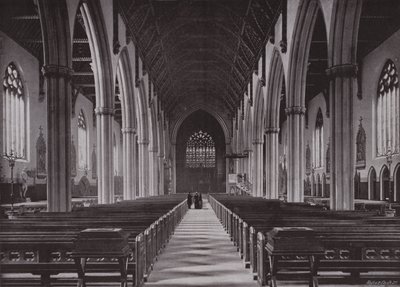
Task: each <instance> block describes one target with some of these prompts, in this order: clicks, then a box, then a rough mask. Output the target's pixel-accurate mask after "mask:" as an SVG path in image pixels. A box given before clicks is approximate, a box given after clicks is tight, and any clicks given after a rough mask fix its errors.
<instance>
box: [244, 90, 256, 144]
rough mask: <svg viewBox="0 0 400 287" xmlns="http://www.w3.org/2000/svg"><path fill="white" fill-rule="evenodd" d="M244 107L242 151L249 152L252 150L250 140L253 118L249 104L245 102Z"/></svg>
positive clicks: (251, 137)
mask: <svg viewBox="0 0 400 287" xmlns="http://www.w3.org/2000/svg"><path fill="white" fill-rule="evenodd" d="M245 101H246V105H245V107H244V108H245V113H244V114H245V122H244V125H245V126H244V145H243V148H244V150H251V149H252V139H253V125H254V122H253V117H252V113H251V105H250V102H249V101H247V100H246V97H245Z"/></svg>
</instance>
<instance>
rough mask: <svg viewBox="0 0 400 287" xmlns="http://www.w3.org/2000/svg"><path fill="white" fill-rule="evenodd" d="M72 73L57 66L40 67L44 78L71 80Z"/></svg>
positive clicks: (68, 69)
mask: <svg viewBox="0 0 400 287" xmlns="http://www.w3.org/2000/svg"><path fill="white" fill-rule="evenodd" d="M73 73H74V71H73V70H72V69H71V68H69V67H66V66H59V65H44V66H43V67H42V74H43V76H45V77H56V78H66V79H71V78H72V75H73Z"/></svg>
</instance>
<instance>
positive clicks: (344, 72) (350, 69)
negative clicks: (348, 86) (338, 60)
mask: <svg viewBox="0 0 400 287" xmlns="http://www.w3.org/2000/svg"><path fill="white" fill-rule="evenodd" d="M357 73H358V66H357V65H356V64H341V65H335V66H332V67H330V68H328V69H326V75H327V76H328V78H330V79H335V78H338V77H342V78H355V77H357Z"/></svg>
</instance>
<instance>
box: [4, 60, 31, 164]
mask: <svg viewBox="0 0 400 287" xmlns="http://www.w3.org/2000/svg"><path fill="white" fill-rule="evenodd" d="M3 89H4V93H3V121H4V125H3V127H4V128H3V130H4V132H3V137H4V153H7V154H10V153H11V152H13V153H14V154H16V155H17V156H19V157H22V158H26V145H27V141H26V131H27V129H26V125H27V122H26V120H27V119H26V114H27V113H26V102H25V94H24V86H23V84H22V79H21V75H20V72H19V71H18V69H17V67H16V65H15V64H14V63H10V64H9V65H8V67H7V69H6V71H5V75H4V78H3Z"/></svg>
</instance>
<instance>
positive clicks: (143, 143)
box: [138, 140, 149, 145]
mask: <svg viewBox="0 0 400 287" xmlns="http://www.w3.org/2000/svg"><path fill="white" fill-rule="evenodd" d="M138 144H142V145H147V144H149V141H148V140H138Z"/></svg>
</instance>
